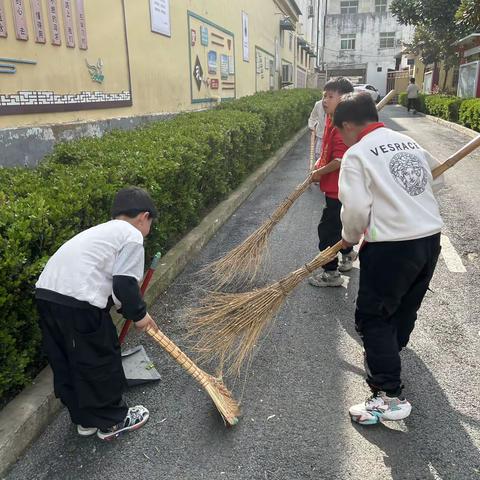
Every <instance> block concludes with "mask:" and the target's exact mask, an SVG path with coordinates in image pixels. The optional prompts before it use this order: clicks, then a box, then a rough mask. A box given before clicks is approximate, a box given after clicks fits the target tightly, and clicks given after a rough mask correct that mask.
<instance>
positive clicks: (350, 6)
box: [340, 0, 358, 14]
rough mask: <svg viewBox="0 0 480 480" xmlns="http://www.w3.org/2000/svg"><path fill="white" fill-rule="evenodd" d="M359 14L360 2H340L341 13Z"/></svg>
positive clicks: (346, 0)
mask: <svg viewBox="0 0 480 480" xmlns="http://www.w3.org/2000/svg"><path fill="white" fill-rule="evenodd" d="M357 12H358V0H342V1H341V2H340V13H341V14H345V13H357Z"/></svg>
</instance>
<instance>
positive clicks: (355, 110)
mask: <svg viewBox="0 0 480 480" xmlns="http://www.w3.org/2000/svg"><path fill="white" fill-rule="evenodd" d="M343 122H352V123H355V124H356V125H364V124H365V123H368V122H378V110H377V106H376V105H375V102H374V101H373V99H372V97H371V95H370V94H369V93H365V92H358V93H348V94H347V95H343V96H342V98H341V100H340V102H339V104H338V105H337V108H336V109H335V113H334V114H333V124H334V125H335V126H336V127H337V128H342V127H343Z"/></svg>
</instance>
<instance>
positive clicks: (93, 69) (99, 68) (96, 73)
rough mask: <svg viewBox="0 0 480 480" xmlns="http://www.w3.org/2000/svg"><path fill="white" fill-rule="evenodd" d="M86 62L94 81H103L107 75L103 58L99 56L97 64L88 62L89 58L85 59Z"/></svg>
mask: <svg viewBox="0 0 480 480" xmlns="http://www.w3.org/2000/svg"><path fill="white" fill-rule="evenodd" d="M85 63H86V64H87V68H88V71H89V73H90V77H91V79H92V80H93V81H94V82H97V83H103V80H104V79H105V75H103V62H102V59H101V58H99V59H98V60H97V64H96V65H90V64H89V63H88V60H85Z"/></svg>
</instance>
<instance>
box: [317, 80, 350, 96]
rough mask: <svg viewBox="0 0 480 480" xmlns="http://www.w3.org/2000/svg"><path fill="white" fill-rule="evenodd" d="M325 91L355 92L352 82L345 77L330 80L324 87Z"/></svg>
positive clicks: (342, 93) (341, 93)
mask: <svg viewBox="0 0 480 480" xmlns="http://www.w3.org/2000/svg"><path fill="white" fill-rule="evenodd" d="M323 91H324V92H337V93H339V94H340V95H344V94H345V93H351V92H353V84H352V82H351V81H350V80H349V79H348V78H345V77H337V78H334V79H332V80H329V81H328V82H327V83H326V84H325V86H324V87H323Z"/></svg>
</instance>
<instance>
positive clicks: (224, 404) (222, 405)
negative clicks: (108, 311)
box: [119, 253, 240, 426]
mask: <svg viewBox="0 0 480 480" xmlns="http://www.w3.org/2000/svg"><path fill="white" fill-rule="evenodd" d="M159 260H160V253H157V254H156V255H155V257H154V258H153V261H152V264H151V266H150V268H149V269H148V270H147V273H146V274H145V278H144V279H143V282H142V286H141V287H140V292H141V294H142V296H143V295H144V294H145V291H146V290H147V287H148V284H149V283H150V280H151V279H152V277H153V274H154V272H155V269H156V267H157V265H158V262H159ZM131 323H132V322H131V321H130V320H127V321H126V322H125V323H124V325H123V328H122V331H121V333H120V335H119V340H120V343H123V341H124V340H125V337H126V335H127V333H128V330H129V328H130V325H131ZM147 333H148V334H149V335H150V336H151V337H152V338H153V339H154V340H155V341H156V342H157V343H158V344H159V345H160V346H161V347H162V348H163V349H164V350H165V351H166V352H167V353H168V354H169V355H170V356H171V357H172V358H173V359H174V360H175V361H176V362H177V363H178V364H179V365H180V366H181V367H182V368H184V369H185V370H186V371H187V373H188V374H189V375H191V376H192V377H193V378H194V379H195V380H197V382H198V383H200V385H201V386H202V387H203V388H204V389H205V391H206V392H207V393H208V394H209V395H210V398H211V399H212V400H213V403H214V404H215V406H216V407H217V409H218V411H219V412H220V415H221V416H222V418H223V421H224V422H225V424H226V425H227V426H233V425H236V424H237V423H238V416H239V415H240V408H239V405H238V403H237V402H236V401H235V399H234V398H233V397H232V394H231V393H230V391H229V390H228V389H227V387H226V386H225V385H224V384H223V381H222V380H221V379H219V378H215V377H213V376H211V375H209V374H208V373H205V372H204V371H203V370H201V369H200V368H198V367H197V366H196V365H195V363H193V361H192V360H190V358H188V357H187V355H186V354H185V353H183V352H182V351H181V350H180V349H179V348H178V347H177V346H176V345H175V344H174V343H173V342H172V341H171V340H170V339H169V338H168V337H167V336H166V335H165V334H164V333H162V332H161V331H160V329H158V328H157V329H156V330H155V329H152V328H149V329H147ZM141 348H142V349H143V347H141ZM129 352H130V351H129ZM132 352H133V353H137V349H132ZM143 352H144V354H145V356H146V353H145V350H143ZM126 353H128V352H126ZM146 358H147V361H148V363H149V364H151V362H150V360H149V359H148V357H146ZM123 363H124V370H125V375H126V376H127V380H128V381H129V384H130V383H131V379H130V378H128V375H127V369H125V360H123ZM137 363H138V362H137ZM141 363H142V365H141V366H140V367H138V365H137V366H136V369H135V370H139V369H140V370H142V369H143V368H144V365H143V364H144V363H145V361H142V362H141ZM142 367H143V368H142ZM134 373H136V375H133V376H134V377H135V378H137V377H138V376H139V374H138V372H134ZM155 373H156V374H157V375H158V379H159V378H160V375H159V374H158V372H156V370H155ZM155 379H157V378H155ZM137 383H144V382H139V381H137V382H136V383H135V382H134V383H133V384H137Z"/></svg>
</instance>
